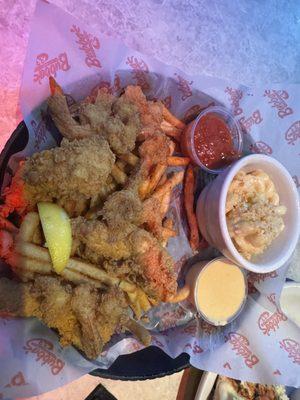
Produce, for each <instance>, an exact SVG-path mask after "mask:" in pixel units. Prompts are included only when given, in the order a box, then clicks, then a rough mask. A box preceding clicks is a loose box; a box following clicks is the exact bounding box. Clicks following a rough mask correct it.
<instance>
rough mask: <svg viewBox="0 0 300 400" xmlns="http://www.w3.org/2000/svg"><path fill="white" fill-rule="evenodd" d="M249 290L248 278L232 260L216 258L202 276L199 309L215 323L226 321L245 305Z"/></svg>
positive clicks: (198, 295) (198, 282)
mask: <svg viewBox="0 0 300 400" xmlns="http://www.w3.org/2000/svg"><path fill="white" fill-rule="evenodd" d="M245 294H246V285H245V279H244V275H243V273H242V271H241V270H240V268H239V267H237V266H236V265H234V264H232V263H231V262H230V261H225V260H224V261H223V260H216V261H213V262H211V263H209V264H207V265H206V266H205V268H203V270H202V271H201V273H200V274H199V276H198V279H197V284H196V288H195V301H196V306H197V308H198V311H199V312H200V313H201V314H202V315H203V316H204V317H205V318H206V319H207V320H208V321H209V322H211V323H212V324H214V325H226V324H227V323H228V322H229V320H230V319H231V318H232V317H234V316H235V314H236V313H237V312H238V311H239V310H240V309H241V307H242V305H243V303H244V299H245Z"/></svg>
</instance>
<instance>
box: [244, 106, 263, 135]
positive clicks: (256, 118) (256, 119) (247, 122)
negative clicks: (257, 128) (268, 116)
mask: <svg viewBox="0 0 300 400" xmlns="http://www.w3.org/2000/svg"><path fill="white" fill-rule="evenodd" d="M262 120H263V118H262V116H261V114H260V111H259V110H255V111H253V113H252V115H251V116H250V117H249V118H246V117H242V118H240V119H239V122H240V124H241V125H242V126H243V127H244V129H245V130H246V132H247V133H250V132H251V128H252V126H253V125H258V124H260V123H261V122H262Z"/></svg>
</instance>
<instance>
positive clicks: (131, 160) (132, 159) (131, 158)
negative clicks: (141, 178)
mask: <svg viewBox="0 0 300 400" xmlns="http://www.w3.org/2000/svg"><path fill="white" fill-rule="evenodd" d="M118 157H119V158H120V159H121V160H123V161H125V162H126V163H127V164H129V165H131V166H132V167H135V166H136V165H137V163H138V162H139V158H138V157H137V156H136V155H135V154H133V153H130V152H129V153H126V154H120V155H119V156H118Z"/></svg>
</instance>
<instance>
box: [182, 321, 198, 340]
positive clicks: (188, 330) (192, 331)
mask: <svg viewBox="0 0 300 400" xmlns="http://www.w3.org/2000/svg"><path fill="white" fill-rule="evenodd" d="M181 333H183V334H185V333H187V334H189V335H191V336H193V337H195V336H196V333H197V323H191V324H189V325H188V326H186V327H184V328H183V330H182V331H181Z"/></svg>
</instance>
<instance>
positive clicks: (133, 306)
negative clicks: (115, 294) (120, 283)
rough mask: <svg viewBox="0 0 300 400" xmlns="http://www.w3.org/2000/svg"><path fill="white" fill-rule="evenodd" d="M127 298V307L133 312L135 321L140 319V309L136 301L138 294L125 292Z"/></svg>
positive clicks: (137, 300)
mask: <svg viewBox="0 0 300 400" xmlns="http://www.w3.org/2000/svg"><path fill="white" fill-rule="evenodd" d="M127 296H128V298H129V302H130V304H129V306H130V308H131V309H132V311H133V312H134V314H135V316H136V318H137V319H140V318H141V316H142V308H141V305H140V302H139V299H138V292H137V290H136V291H135V292H127Z"/></svg>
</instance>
